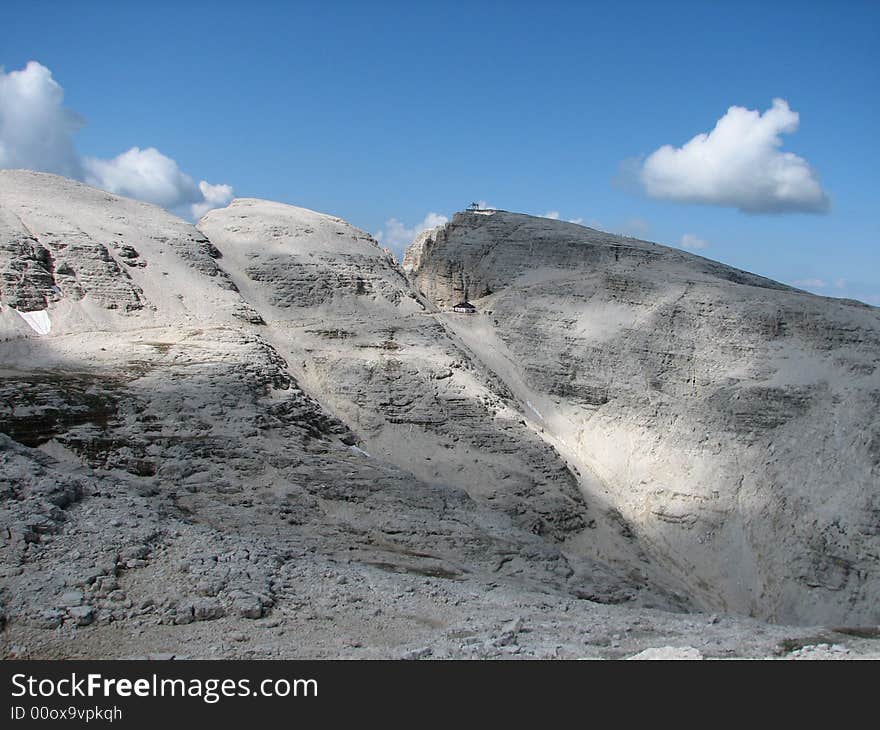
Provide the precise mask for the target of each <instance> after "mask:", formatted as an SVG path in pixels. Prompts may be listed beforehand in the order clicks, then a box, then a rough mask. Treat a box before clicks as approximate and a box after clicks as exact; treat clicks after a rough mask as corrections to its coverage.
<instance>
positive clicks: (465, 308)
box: [452, 302, 477, 314]
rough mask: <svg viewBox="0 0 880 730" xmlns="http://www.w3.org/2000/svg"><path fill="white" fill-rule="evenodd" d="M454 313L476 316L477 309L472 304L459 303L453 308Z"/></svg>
mask: <svg viewBox="0 0 880 730" xmlns="http://www.w3.org/2000/svg"><path fill="white" fill-rule="evenodd" d="M452 311H453V312H461V313H462V314H476V313H477V308H476V307H475V306H474V305H473V304H471V303H470V302H459V303H458V304H456V305H454V306H453V307H452Z"/></svg>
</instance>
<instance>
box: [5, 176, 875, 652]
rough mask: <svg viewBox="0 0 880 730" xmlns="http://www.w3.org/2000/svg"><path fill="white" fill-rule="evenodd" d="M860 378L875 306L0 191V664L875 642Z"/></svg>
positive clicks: (264, 216)
mask: <svg viewBox="0 0 880 730" xmlns="http://www.w3.org/2000/svg"><path fill="white" fill-rule="evenodd" d="M459 299H470V301H472V302H473V303H474V304H475V305H476V307H477V310H478V312H477V314H474V315H466V314H455V313H451V312H449V311H448V309H449V305H450V304H453V303H455V302H456V301H458V300H459ZM878 365H880V313H878V310H877V309H874V308H871V307H867V306H866V305H861V304H858V303H855V302H841V301H837V300H829V299H824V298H820V297H815V296H813V295H809V294H806V293H804V292H799V291H796V290H792V289H790V288H787V287H784V286H782V285H780V284H776V283H774V282H770V281H768V280H766V279H761V278H760V277H756V276H753V275H751V274H746V273H744V272H739V271H736V270H734V269H730V268H728V267H724V266H722V265H720V264H717V263H714V262H710V261H707V260H705V259H701V258H699V257H695V256H691V255H689V254H685V253H682V252H679V251H674V250H672V249H668V248H665V247H662V246H657V245H655V244H649V243H645V242H640V241H635V240H633V239H624V238H619V237H615V236H610V235H608V234H604V233H600V232H598V231H593V230H591V229H588V228H583V227H580V226H574V225H571V224H565V223H560V222H557V221H548V220H545V219H538V218H532V217H529V216H522V215H515V214H510V213H503V212H497V213H493V214H482V213H466V214H459V215H458V216H456V218H455V219H454V220H453V221H452V222H451V223H450V224H448V225H447V226H445V227H443V228H441V229H436V230H435V231H431V232H428V233H426V234H423V236H421V237H420V239H418V240H417V241H416V242H414V244H413V246H412V247H411V249H410V251H409V252H408V253H407V258H406V261H405V265H404V267H401V266H399V265H398V264H397V262H395V261H394V259H393V258H392V257H391V256H390V254H388V253H387V252H386V251H384V250H382V249H381V248H380V247H379V246H378V244H376V242H375V241H374V240H373V239H372V238H371V237H370V236H369V235H368V234H366V233H364V232H362V231H359V230H357V229H355V228H353V227H352V226H350V225H348V224H347V223H345V222H344V221H342V220H340V219H338V218H334V217H331V216H326V215H322V214H318V213H314V212H312V211H307V210H303V209H300V208H294V207H291V206H285V205H280V204H276V203H269V202H266V201H256V200H236V201H234V202H233V203H232V204H231V205H230V206H229V207H228V208H225V209H222V210H216V211H212V212H211V213H209V214H208V215H207V216H206V217H205V218H203V219H202V220H201V221H200V222H199V224H198V225H197V227H194V226H191V225H189V224H187V223H185V222H184V221H181V220H179V219H177V218H175V217H173V216H171V215H169V214H168V213H166V212H164V211H162V210H160V209H158V208H155V207H152V206H149V205H145V204H142V203H137V202H135V201H131V200H127V199H123V198H118V197H115V196H112V195H109V194H107V193H104V192H102V191H98V190H95V189H92V188H89V187H87V186H84V185H82V184H79V183H75V182H72V181H69V180H65V179H63V178H58V177H55V176H51V175H45V174H38V173H29V172H22V171H0V535H2V537H3V541H2V543H0V586H2V593H0V600H2V615H3V622H4V624H5V627H4V630H3V632H2V633H0V639H2V652H3V655H4V656H7V657H64V656H71V657H73V656H77V657H126V656H146V655H152V656H172V655H174V656H187V657H192V658H197V657H265V658H278V657H285V658H293V657H297V658H298V657H364V658H367V657H412V658H420V657H437V658H445V657H538V658H550V657H560V658H574V657H582V656H594V657H606V658H613V657H625V656H632V655H635V654H639V653H640V652H644V650H650V651H648V652H647V656H652V655H657V654H660V655H664V656H667V655H670V654H672V655H682V656H689V657H696V655H697V654H699V655H701V656H706V657H735V656H749V657H751V656H780V657H795V658H797V657H807V658H810V657H817V658H831V657H853V656H865V655H870V654H871V653H872V652H875V651H876V649H875V648H874V646H875V638H876V637H877V636H878V631H877V624H878V623H880V613H878V608H877V606H878V605H880V604H878V601H877V598H878V592H880V560H878V555H880V486H878V485H880V421H878V416H877V413H878V408H877V406H878V405H880V370H878ZM670 647H672V648H670ZM683 647H689V648H683Z"/></svg>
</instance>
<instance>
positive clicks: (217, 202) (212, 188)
mask: <svg viewBox="0 0 880 730" xmlns="http://www.w3.org/2000/svg"><path fill="white" fill-rule="evenodd" d="M199 190H201V192H202V197H203V198H204V200H203V201H202V202H201V203H193V205H192V207H191V210H192V216H193V218H195V219H196V220H198V219H199V218H201V217H202V216H203V215H205V213H207V212H208V211H209V210H213V209H214V208H222V207H223V206H224V205H228V204H229V201H230V200H232V197H233V190H232V186H231V185H211V183H208V182H205V181H204V180H202V181H201V182H200V183H199Z"/></svg>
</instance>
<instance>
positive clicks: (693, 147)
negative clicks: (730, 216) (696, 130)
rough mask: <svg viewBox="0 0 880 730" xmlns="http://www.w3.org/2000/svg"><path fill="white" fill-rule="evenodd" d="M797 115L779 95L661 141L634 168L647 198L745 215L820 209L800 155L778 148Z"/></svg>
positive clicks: (822, 199)
mask: <svg viewBox="0 0 880 730" xmlns="http://www.w3.org/2000/svg"><path fill="white" fill-rule="evenodd" d="M799 123H800V116H799V115H798V113H797V112H794V111H792V110H791V109H790V108H789V106H788V103H787V102H786V101H785V100H783V99H774V100H773V105H772V107H771V108H770V109H768V110H767V111H765V112H764V113H763V114H761V113H760V112H759V111H757V110H751V109H746V108H744V107H741V106H732V107H730V108H729V109H728V110H727V113H726V114H725V115H724V116H723V117H721V119H719V120H718V122H717V123H716V124H715V128H714V129H713V130H712V131H711V132H708V133H703V134H698V135H697V136H696V137H694V138H693V139H691V140H690V141H689V142H687V143H685V144H684V145H683V146H681V147H673V146H671V145H664V146H663V147H661V148H660V149H658V150H656V151H655V152H653V153H652V154H651V155H650V156H649V157H648V158H647V159H646V160H645V161H644V163H643V164H642V165H641V166H640V167H639V169H638V170H637V176H638V180H639V182H640V183H641V185H642V186H643V187H644V190H645V192H646V193H647V194H648V196H650V197H652V198H658V199H662V200H673V201H677V202H682V203H702V204H707V205H721V206H728V207H732V208H738V209H739V210H741V211H743V212H745V213H787V212H797V211H800V212H808V213H822V212H825V211H827V210H828V208H829V200H828V196H827V195H826V193H825V191H824V190H823V189H822V186H821V185H820V184H819V179H818V177H817V175H816V172H815V171H814V170H813V168H811V167H810V165H809V164H808V163H807V161H806V160H805V159H803V158H802V157H798V156H797V155H795V154H793V153H791V152H783V151H781V150H780V149H779V148H780V147H781V146H782V135H783V134H791V133H793V132H795V131H797V128H798V125H799Z"/></svg>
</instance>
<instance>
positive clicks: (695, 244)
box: [679, 233, 709, 250]
mask: <svg viewBox="0 0 880 730" xmlns="http://www.w3.org/2000/svg"><path fill="white" fill-rule="evenodd" d="M679 245H681V247H682V248H690V249H693V250H699V249H701V248H708V247H709V242H708V241H707V240H705V239H703V238H700V237H699V236H695V235H694V234H693V233H685V234H684V235H683V236H682V237H681V241H680V242H679Z"/></svg>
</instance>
